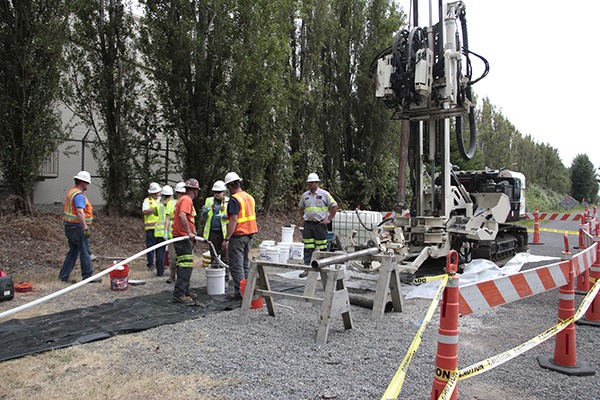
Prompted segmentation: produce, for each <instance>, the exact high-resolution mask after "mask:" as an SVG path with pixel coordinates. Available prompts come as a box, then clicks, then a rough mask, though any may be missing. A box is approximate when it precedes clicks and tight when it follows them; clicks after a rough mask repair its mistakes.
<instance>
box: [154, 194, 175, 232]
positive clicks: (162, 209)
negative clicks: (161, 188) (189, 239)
mask: <svg viewBox="0 0 600 400" xmlns="http://www.w3.org/2000/svg"><path fill="white" fill-rule="evenodd" d="M173 204H174V202H173V199H169V201H167V204H163V203H162V202H159V203H158V222H156V225H155V226H154V237H157V238H162V237H164V236H165V221H166V220H167V215H169V216H171V218H170V219H169V226H168V227H167V229H168V232H169V235H168V236H167V239H173V213H174V211H175V207H174V205H173Z"/></svg>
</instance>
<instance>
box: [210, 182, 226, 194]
mask: <svg viewBox="0 0 600 400" xmlns="http://www.w3.org/2000/svg"><path fill="white" fill-rule="evenodd" d="M226 190H227V188H226V187H225V182H223V181H216V182H215V183H214V184H213V187H212V191H213V192H224V191H226Z"/></svg>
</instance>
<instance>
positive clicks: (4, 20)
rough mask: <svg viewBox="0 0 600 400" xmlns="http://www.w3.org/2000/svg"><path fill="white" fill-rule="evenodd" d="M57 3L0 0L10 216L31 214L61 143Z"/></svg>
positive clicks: (62, 20) (62, 16)
mask: <svg viewBox="0 0 600 400" xmlns="http://www.w3.org/2000/svg"><path fill="white" fill-rule="evenodd" d="M67 15H68V13H67V12H66V8H65V2H64V1H62V0H20V1H11V0H0V121H1V123H0V142H1V143H2V146H0V181H4V183H5V185H6V187H7V189H8V191H9V193H10V199H12V201H10V202H8V203H7V204H9V206H8V208H10V209H11V211H18V212H27V213H30V212H31V211H32V204H31V194H32V191H33V188H34V185H35V182H36V179H37V178H38V176H39V170H40V167H41V166H42V165H43V163H44V162H45V160H46V159H47V158H48V156H49V155H50V154H51V153H52V152H53V151H54V150H55V149H56V148H57V147H58V145H59V144H60V142H61V141H62V140H64V139H65V136H66V135H65V134H64V132H63V130H62V127H61V116H60V113H59V112H58V107H57V105H58V99H59V90H58V89H59V80H60V71H61V68H62V65H63V64H62V61H63V59H62V54H61V53H62V48H63V44H64V42H65V40H66V36H65V31H66V29H65V28H66V22H67Z"/></svg>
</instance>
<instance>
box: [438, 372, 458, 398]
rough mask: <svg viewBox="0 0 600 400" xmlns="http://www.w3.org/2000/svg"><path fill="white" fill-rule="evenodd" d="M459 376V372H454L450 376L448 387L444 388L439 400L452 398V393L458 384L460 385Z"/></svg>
mask: <svg viewBox="0 0 600 400" xmlns="http://www.w3.org/2000/svg"><path fill="white" fill-rule="evenodd" d="M458 375H459V372H458V370H454V371H452V375H451V376H450V379H448V383H446V386H444V390H442V393H440V396H439V397H438V400H448V399H450V398H451V397H452V392H454V389H455V388H456V384H457V383H458Z"/></svg>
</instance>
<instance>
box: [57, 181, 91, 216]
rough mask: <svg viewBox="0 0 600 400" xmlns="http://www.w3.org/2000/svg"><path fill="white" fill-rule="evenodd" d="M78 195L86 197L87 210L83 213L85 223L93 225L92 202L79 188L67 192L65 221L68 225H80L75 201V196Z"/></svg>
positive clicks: (64, 211)
mask: <svg viewBox="0 0 600 400" xmlns="http://www.w3.org/2000/svg"><path fill="white" fill-rule="evenodd" d="M78 194H82V195H83V197H85V208H84V210H83V213H84V214H85V223H86V224H88V225H91V223H92V222H93V220H94V215H93V209H92V205H91V204H90V201H89V200H88V198H87V196H86V195H85V193H83V192H82V191H81V190H80V189H79V188H76V187H73V188H71V189H70V190H69V191H68V192H67V198H66V199H65V206H64V209H63V220H64V221H65V223H67V224H76V225H79V218H78V217H77V210H76V209H75V204H74V203H73V200H75V196H76V195H78Z"/></svg>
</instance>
